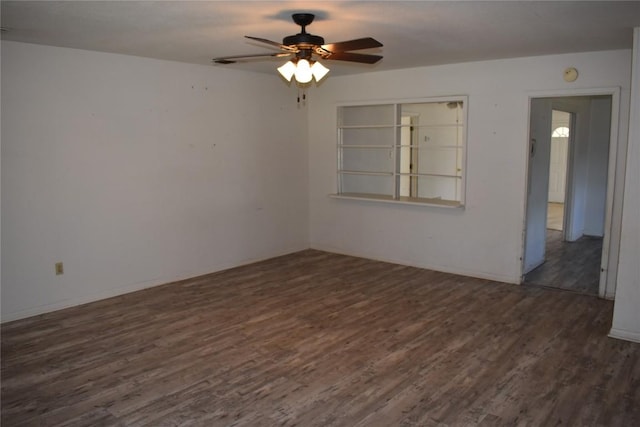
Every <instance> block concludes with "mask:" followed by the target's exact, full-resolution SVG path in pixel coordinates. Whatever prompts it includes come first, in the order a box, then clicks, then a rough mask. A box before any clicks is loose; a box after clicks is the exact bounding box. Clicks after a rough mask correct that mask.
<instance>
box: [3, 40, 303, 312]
mask: <svg viewBox="0 0 640 427" xmlns="http://www.w3.org/2000/svg"><path fill="white" fill-rule="evenodd" d="M1 107H2V125H3V126H2V319H3V320H11V319H16V318H20V317H24V316H29V315H33V314H37V313H40V312H45V311H50V310H53V309H57V308H62V307H66V306H69V305H75V304H78V303H83V302H87V301H91V300H95V299H99V298H103V297H108V296H112V295H116V294H120V293H124V292H127V291H131V290H135V289H139V288H143V287H148V286H152V285H156V284H160V283H166V282H170V281H173V280H175V279H179V278H186V277H192V276H197V275H201V274H205V273H210V272H213V271H216V270H220V269H224V268H228V267H232V266H237V265H240V264H244V263H248V262H251V261H254V260H258V259H263V258H269V257H272V256H276V255H279V254H283V253H287V252H292V251H297V250H300V249H304V248H306V247H307V242H308V234H307V231H308V223H307V222H308V219H307V218H308V210H307V209H308V204H307V195H306V192H307V148H306V111H305V110H304V109H300V108H298V106H297V104H296V93H295V89H294V88H287V87H286V85H284V84H283V83H282V82H281V80H280V79H279V78H278V77H277V76H276V75H274V76H268V75H263V74H255V73H247V72H242V71H232V70H229V69H224V68H221V67H214V66H210V67H209V66H196V65H188V64H181V63H174V62H167V61H157V60H151V59H144V58H136V57H130V56H123V55H113V54H105V53H98V52H89V51H81V50H72V49H65V48H55V47H45V46H37V45H29V44H22V43H13V42H2V105H1ZM58 261H62V262H64V267H65V273H64V275H62V276H55V274H54V273H55V272H54V263H55V262H58Z"/></svg>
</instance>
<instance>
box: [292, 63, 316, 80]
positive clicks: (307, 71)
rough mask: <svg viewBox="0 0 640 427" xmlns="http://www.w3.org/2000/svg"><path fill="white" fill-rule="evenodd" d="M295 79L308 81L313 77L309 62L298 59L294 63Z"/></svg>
mask: <svg viewBox="0 0 640 427" xmlns="http://www.w3.org/2000/svg"><path fill="white" fill-rule="evenodd" d="M294 76H295V78H296V81H297V82H298V83H303V84H304V83H309V82H310V81H311V79H312V78H313V72H312V71H311V64H309V61H307V60H306V59H299V60H298V63H297V64H296V72H295V73H294Z"/></svg>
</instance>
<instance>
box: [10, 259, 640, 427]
mask: <svg viewBox="0 0 640 427" xmlns="http://www.w3.org/2000/svg"><path fill="white" fill-rule="evenodd" d="M612 306H613V304H612V302H610V301H605V300H600V299H597V298H593V297H586V296H583V295H578V294H574V293H570V292H562V291H555V290H549V289H545V288H536V287H521V286H517V285H508V284H500V283H494V282H490V281H486V280H479V279H472V278H465V277H460V276H455V275H451V274H445V273H438V272H432V271H428V270H422V269H417V268H412V267H404V266H398V265H394V264H388V263H382V262H376V261H371V260H366V259H360V258H354V257H347V256H341V255H335V254H329V253H325V252H319V251H313V250H308V251H303V252H299V253H296V254H292V255H287V256H284V257H279V258H274V259H272V260H268V261H264V262H260V263H256V264H252V265H249V266H244V267H239V268H236V269H231V270H227V271H224V272H220V273H215V274H211V275H208V276H205V277H200V278H196V279H191V280H186V281H183V282H178V283H174V284H169V285H164V286H160V287H156V288H152V289H148V290H144V291H140V292H136V293H132V294H128V295H124V296H120V297H116V298H111V299H108V300H103V301H99V302H96V303H92V304H88V305H84V306H80V307H74V308H71V309H67V310H63V311H59V312H55V313H50V314H46V315H41V316H37V317H33V318H29V319H25V320H20V321H16V322H12V323H8V324H4V325H2V394H1V397H2V406H1V421H2V426H3V427H9V426H58V425H60V426H62V425H64V426H277V425H286V426H293V425H298V426H350V427H351V426H495V425H505V426H516V425H517V426H521V425H522V426H558V425H562V426H625V427H626V426H637V425H640V344H634V343H630V342H626V341H620V340H615V339H612V338H608V337H607V332H608V331H609V328H610V322H611V318H612Z"/></svg>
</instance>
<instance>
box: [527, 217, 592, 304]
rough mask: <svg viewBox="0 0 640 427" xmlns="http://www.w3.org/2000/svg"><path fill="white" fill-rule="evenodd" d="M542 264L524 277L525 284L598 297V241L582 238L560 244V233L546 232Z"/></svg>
mask: <svg viewBox="0 0 640 427" xmlns="http://www.w3.org/2000/svg"><path fill="white" fill-rule="evenodd" d="M545 258H546V260H545V262H544V264H542V265H541V266H540V267H537V268H536V269H534V270H532V271H531V272H529V273H527V274H526V275H525V280H524V281H525V284H531V285H539V286H548V287H552V288H558V289H564V290H567V291H573V292H578V293H582V294H587V295H598V291H599V284H600V261H601V258H602V238H601V237H590V236H583V237H581V238H580V239H578V240H576V241H575V242H565V241H563V240H562V232H561V231H556V230H550V229H548V230H547V243H546V256H545Z"/></svg>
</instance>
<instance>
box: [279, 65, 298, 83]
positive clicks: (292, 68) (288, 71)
mask: <svg viewBox="0 0 640 427" xmlns="http://www.w3.org/2000/svg"><path fill="white" fill-rule="evenodd" d="M278 72H279V73H280V75H281V76H282V77H284V78H285V79H286V80H287V81H288V82H290V81H291V78H292V77H293V75H294V74H295V72H296V64H294V63H293V62H291V61H287V63H286V64H284V65H283V66H281V67H278Z"/></svg>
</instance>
